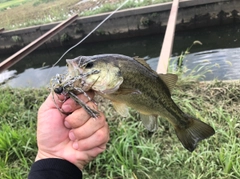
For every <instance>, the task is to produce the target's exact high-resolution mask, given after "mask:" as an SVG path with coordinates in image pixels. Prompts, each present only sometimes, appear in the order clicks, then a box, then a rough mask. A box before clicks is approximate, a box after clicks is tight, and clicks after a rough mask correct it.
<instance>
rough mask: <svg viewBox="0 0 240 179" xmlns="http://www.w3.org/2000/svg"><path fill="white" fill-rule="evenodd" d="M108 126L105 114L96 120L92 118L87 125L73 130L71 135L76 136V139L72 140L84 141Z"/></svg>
mask: <svg viewBox="0 0 240 179" xmlns="http://www.w3.org/2000/svg"><path fill="white" fill-rule="evenodd" d="M105 125H106V120H105V117H104V115H103V114H100V116H99V117H98V118H97V119H95V118H90V119H89V120H87V121H86V123H85V124H84V125H82V126H80V127H78V128H75V129H72V130H71V131H70V133H72V134H71V135H72V136H73V135H74V136H75V138H74V139H73V138H70V139H71V140H82V139H85V138H88V137H90V136H91V135H93V134H94V133H95V132H97V131H98V130H99V129H101V128H102V127H104V126H105Z"/></svg>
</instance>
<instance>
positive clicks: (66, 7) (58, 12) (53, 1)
mask: <svg viewBox="0 0 240 179" xmlns="http://www.w3.org/2000/svg"><path fill="white" fill-rule="evenodd" d="M3 1H4V2H3ZM169 1H172V0H143V1H135V0H129V2H128V3H127V4H126V5H125V6H124V7H123V9H126V8H133V7H141V6H146V5H151V4H156V3H163V2H169ZM78 2H79V0H10V1H7V0H0V17H2V18H1V21H0V28H1V27H4V28H5V29H6V30H10V29H17V28H23V27H29V26H33V25H39V24H47V23H51V22H57V21H61V20H65V19H67V18H68V17H69V16H71V15H73V14H79V15H80V16H89V15H95V14H99V13H104V12H109V11H113V10H115V9H116V8H117V7H118V6H120V4H121V3H123V0H112V1H107V2H105V1H104V3H103V1H101V2H102V3H103V4H102V5H99V4H98V5H97V4H96V2H95V1H94V2H93V1H88V4H87V5H83V4H81V5H79V6H76V4H77V3H78ZM94 6H99V7H98V8H96V9H94V10H93V7H94Z"/></svg>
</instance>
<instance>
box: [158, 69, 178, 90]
mask: <svg viewBox="0 0 240 179" xmlns="http://www.w3.org/2000/svg"><path fill="white" fill-rule="evenodd" d="M159 77H160V78H161V79H162V80H163V82H164V83H165V84H166V85H167V87H168V89H169V91H170V93H171V91H172V89H173V88H174V86H175V85H176V83H177V80H178V76H177V75H175V74H171V73H168V74H159Z"/></svg>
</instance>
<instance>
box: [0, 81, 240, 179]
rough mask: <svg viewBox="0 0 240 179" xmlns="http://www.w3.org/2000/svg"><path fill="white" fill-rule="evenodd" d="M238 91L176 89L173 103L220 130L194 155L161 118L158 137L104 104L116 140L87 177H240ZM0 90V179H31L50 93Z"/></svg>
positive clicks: (134, 117)
mask: <svg viewBox="0 0 240 179" xmlns="http://www.w3.org/2000/svg"><path fill="white" fill-rule="evenodd" d="M239 88H240V82H221V81H213V82H210V83H199V82H193V81H192V82H191V83H189V82H184V81H181V83H178V84H177V86H176V88H175V90H174V91H173V95H172V97H173V99H174V101H175V102H176V103H177V104H178V105H179V106H180V107H181V109H183V110H184V111H185V112H187V113H189V114H191V115H194V116H196V117H198V118H200V119H201V120H203V121H205V122H207V123H209V124H210V125H211V126H213V127H214V129H215V130H216V134H215V135H214V136H213V137H211V138H209V139H207V140H204V141H202V142H201V143H200V144H199V145H198V147H197V149H196V150H195V151H194V152H193V153H190V152H188V151H187V150H186V149H184V148H183V147H182V145H181V144H180V142H179V141H178V139H177V137H176V135H175V132H174V130H173V128H172V126H170V125H169V123H168V122H167V121H166V120H163V119H159V128H158V130H157V132H154V133H149V132H148V131H147V130H145V129H144V127H143V125H142V124H141V122H140V120H139V115H138V114H137V113H136V112H135V111H134V110H131V111H130V114H131V116H130V117H129V118H121V117H120V116H119V115H117V114H116V112H115V111H114V110H113V108H112V106H111V105H110V104H109V103H107V102H102V103H101V106H102V107H101V109H102V110H103V111H104V112H105V114H106V116H107V120H108V123H109V125H110V130H111V133H110V135H111V140H110V142H109V144H108V147H107V150H106V151H105V152H104V153H103V154H101V155H100V156H98V157H97V158H96V159H95V160H94V161H92V162H91V163H90V164H89V165H88V166H86V168H85V170H84V178H86V179H93V178H96V179H99V178H114V179H125V178H127V179H131V178H132V179H136V178H138V179H145V178H146V179H148V178H152V179H155V178H162V179H169V178H176V179H180V178H186V179H206V178H207V179H216V178H218V179H237V178H240V172H239V171H240V117H239V112H238V111H239V104H240V92H239ZM0 91H1V92H0V98H1V102H0V115H1V121H0V130H1V132H0V178H14V179H15V178H19V179H20V178H26V176H27V174H28V171H29V167H30V166H31V164H32V162H33V161H34V158H35V155H36V151H37V146H36V136H35V132H36V117H37V116H36V115H37V110H38V108H39V106H40V104H41V103H42V102H43V100H44V99H45V97H46V96H47V95H48V91H47V90H44V89H28V90H22V89H9V88H1V89H0Z"/></svg>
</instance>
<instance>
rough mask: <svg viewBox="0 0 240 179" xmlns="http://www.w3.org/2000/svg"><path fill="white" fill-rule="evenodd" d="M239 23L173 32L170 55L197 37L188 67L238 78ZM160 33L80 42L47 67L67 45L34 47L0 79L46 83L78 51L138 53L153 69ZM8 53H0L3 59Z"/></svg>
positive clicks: (26, 83) (12, 82) (208, 76)
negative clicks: (56, 63)
mask: <svg viewBox="0 0 240 179" xmlns="http://www.w3.org/2000/svg"><path fill="white" fill-rule="evenodd" d="M239 38H240V24H238V25H228V26H221V27H214V28H205V29H198V30H193V31H185V32H178V33H176V36H175V40H174V46H173V52H172V54H173V57H176V56H178V55H180V54H181V52H183V51H185V50H186V49H187V48H188V47H189V46H191V44H192V43H193V41H195V40H199V41H201V42H202V43H203V45H194V46H193V47H192V49H191V50H190V52H191V53H190V54H188V55H187V56H186V58H185V60H184V65H185V66H186V67H187V68H189V69H194V68H197V69H199V68H201V70H200V71H199V72H202V71H204V70H205V69H207V68H209V67H211V73H207V74H206V75H205V76H206V77H205V79H204V80H213V79H219V80H234V79H240V68H239V67H240V63H239V60H240V39H239ZM162 41H163V35H161V34H159V35H153V36H147V37H138V38H131V39H123V40H114V41H108V42H99V43H94V44H81V45H79V46H78V47H76V48H75V49H73V50H72V51H70V52H69V53H68V54H67V55H66V56H65V57H64V58H63V60H62V61H61V62H60V63H59V64H58V65H57V66H55V67H53V68H50V67H51V66H52V65H53V64H54V63H55V62H56V61H57V60H58V59H59V58H60V56H61V55H62V54H63V53H64V52H65V51H66V50H67V49H68V48H69V47H64V46H63V47H60V48H57V49H51V48H50V47H47V46H46V45H45V46H46V48H45V49H43V50H36V51H34V52H32V53H31V54H30V55H28V56H27V57H25V58H24V59H22V60H21V61H20V62H18V63H17V64H15V65H14V66H12V67H11V68H10V69H9V70H7V71H5V72H4V73H2V74H0V83H1V82H3V81H5V80H6V79H9V80H8V82H7V85H9V86H11V87H43V86H46V85H48V84H49V81H50V79H51V77H53V76H55V75H56V74H57V73H60V74H61V73H64V72H65V71H66V66H65V65H66V63H65V59H72V58H75V57H77V56H80V55H96V54H103V53H118V54H124V55H128V56H139V57H143V58H145V59H146V60H147V62H148V63H149V64H150V66H151V67H152V68H153V69H156V66H157V62H158V58H159V54H160V49H161V46H162ZM8 56H10V55H6V56H1V57H0V61H3V60H4V59H6V58H7V57H8Z"/></svg>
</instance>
